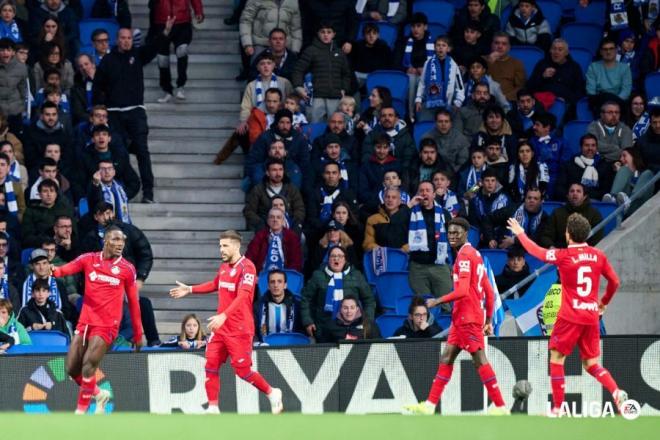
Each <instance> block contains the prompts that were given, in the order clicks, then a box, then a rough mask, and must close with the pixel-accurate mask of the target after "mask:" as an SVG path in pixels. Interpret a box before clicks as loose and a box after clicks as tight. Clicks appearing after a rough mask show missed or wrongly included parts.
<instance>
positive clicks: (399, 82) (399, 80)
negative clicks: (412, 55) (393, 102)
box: [367, 70, 408, 103]
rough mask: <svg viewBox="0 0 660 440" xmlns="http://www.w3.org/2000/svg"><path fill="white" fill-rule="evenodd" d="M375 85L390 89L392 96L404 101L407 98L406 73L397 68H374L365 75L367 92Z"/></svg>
mask: <svg viewBox="0 0 660 440" xmlns="http://www.w3.org/2000/svg"><path fill="white" fill-rule="evenodd" d="M376 86H383V87H387V88H388V89H390V92H391V93H392V98H396V99H400V100H401V101H403V102H404V103H405V102H406V100H407V99H408V75H406V74H405V73H403V72H400V71H398V70H376V71H374V72H371V73H370V74H369V75H368V76H367V92H368V93H371V91H372V90H373V89H374V87H376Z"/></svg>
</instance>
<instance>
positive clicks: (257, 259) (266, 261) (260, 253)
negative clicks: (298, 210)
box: [245, 208, 302, 273]
mask: <svg viewBox="0 0 660 440" xmlns="http://www.w3.org/2000/svg"><path fill="white" fill-rule="evenodd" d="M284 218H285V217H284V212H283V211H282V210H280V209H278V208H271V210H270V211H269V212H268V219H267V225H268V227H266V228H263V229H262V230H260V231H259V232H257V233H256V234H255V235H254V238H253V239H252V241H250V244H248V248H247V251H246V252H245V256H246V257H247V258H248V259H249V260H250V261H252V262H254V267H255V269H256V271H257V273H261V272H262V271H263V272H269V271H270V270H273V269H293V270H296V271H298V272H302V247H301V244H300V238H298V234H296V233H295V232H293V231H292V230H291V229H288V228H284Z"/></svg>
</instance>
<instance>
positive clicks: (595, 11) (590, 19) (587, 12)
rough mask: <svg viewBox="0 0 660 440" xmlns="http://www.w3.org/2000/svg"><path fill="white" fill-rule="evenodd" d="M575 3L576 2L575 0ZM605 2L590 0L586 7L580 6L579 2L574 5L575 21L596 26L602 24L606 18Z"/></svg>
mask: <svg viewBox="0 0 660 440" xmlns="http://www.w3.org/2000/svg"><path fill="white" fill-rule="evenodd" d="M576 3H577V2H576ZM606 9H607V4H606V3H605V2H604V1H590V2H589V4H588V5H587V7H582V6H580V5H579V4H576V5H575V10H574V11H573V13H574V14H575V22H576V23H593V24H596V25H598V26H601V27H602V26H604V25H605V20H606V19H607V18H608V17H607V13H606Z"/></svg>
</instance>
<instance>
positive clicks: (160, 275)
mask: <svg viewBox="0 0 660 440" xmlns="http://www.w3.org/2000/svg"><path fill="white" fill-rule="evenodd" d="M161 261H165V260H161ZM171 261H176V260H171ZM217 269H218V262H217V261H216V262H215V267H213V268H209V269H208V270H197V271H193V270H185V269H181V268H176V269H168V270H157V269H155V270H152V271H151V273H150V274H149V280H150V281H151V282H152V283H157V284H170V285H172V286H174V285H175V281H176V280H178V281H181V282H182V283H186V284H198V283H204V282H206V281H209V280H212V279H213V278H215V274H216V271H217Z"/></svg>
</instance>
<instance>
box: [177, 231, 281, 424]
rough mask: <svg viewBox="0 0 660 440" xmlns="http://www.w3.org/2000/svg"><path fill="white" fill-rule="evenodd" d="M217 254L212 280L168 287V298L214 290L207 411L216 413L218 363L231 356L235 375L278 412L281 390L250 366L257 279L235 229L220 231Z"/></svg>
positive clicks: (207, 372) (208, 359)
mask: <svg viewBox="0 0 660 440" xmlns="http://www.w3.org/2000/svg"><path fill="white" fill-rule="evenodd" d="M220 258H221V259H222V264H221V265H220V267H219V268H218V274H217V275H216V277H215V279H214V280H213V281H208V282H206V283H202V284H197V285H195V286H187V285H185V284H183V283H180V282H178V281H177V282H176V283H177V284H178V287H175V288H173V289H171V290H170V296H172V298H183V297H184V296H186V295H187V294H189V293H211V292H215V291H217V292H218V314H217V315H213V316H211V317H210V318H209V319H208V321H209V324H208V329H209V331H211V332H212V333H211V335H210V337H209V340H208V342H207V344H206V367H205V370H206V396H207V397H208V400H209V406H208V409H207V410H206V411H207V413H210V414H218V413H220V409H219V407H218V397H219V395H220V376H219V374H220V367H221V366H222V364H224V363H225V361H226V360H227V356H230V357H231V366H232V368H233V369H234V372H235V373H236V375H237V376H238V377H240V378H241V379H243V380H245V381H246V382H248V383H250V384H251V385H253V386H254V387H256V388H257V389H258V390H259V391H261V392H262V393H265V394H266V395H267V396H268V399H269V400H270V405H271V411H272V413H273V414H279V413H281V412H282V411H283V410H284V406H283V405H282V390H280V389H279V388H272V387H271V386H270V385H269V384H268V382H266V380H265V379H264V378H263V377H262V376H261V375H260V374H259V373H258V372H256V371H253V370H252V369H251V368H250V367H251V366H252V339H253V337H254V316H253V307H252V300H253V297H254V289H255V285H256V283H257V274H256V269H255V268H254V264H253V263H252V262H251V261H250V260H248V259H247V258H245V257H244V256H242V255H241V235H240V234H239V233H238V232H236V231H225V232H223V233H221V234H220Z"/></svg>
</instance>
